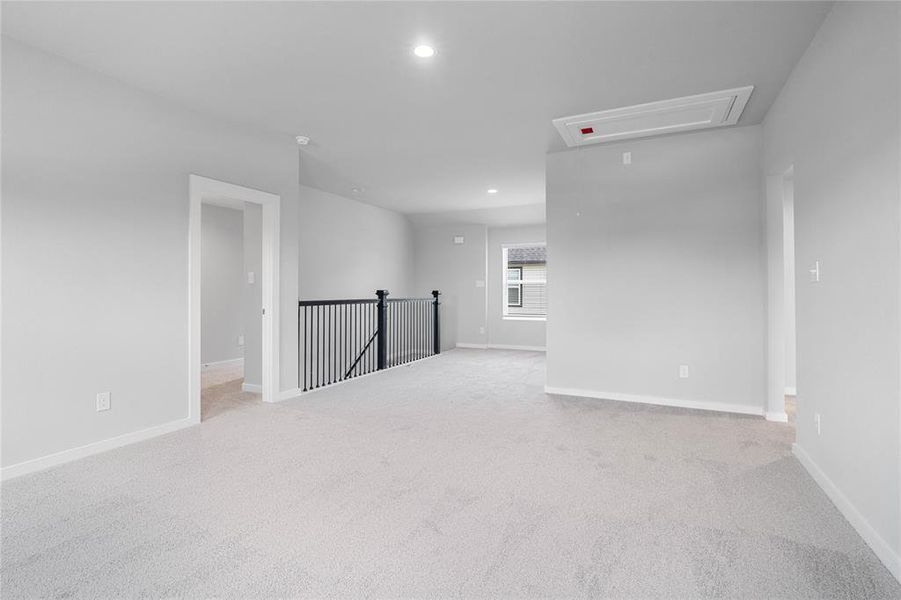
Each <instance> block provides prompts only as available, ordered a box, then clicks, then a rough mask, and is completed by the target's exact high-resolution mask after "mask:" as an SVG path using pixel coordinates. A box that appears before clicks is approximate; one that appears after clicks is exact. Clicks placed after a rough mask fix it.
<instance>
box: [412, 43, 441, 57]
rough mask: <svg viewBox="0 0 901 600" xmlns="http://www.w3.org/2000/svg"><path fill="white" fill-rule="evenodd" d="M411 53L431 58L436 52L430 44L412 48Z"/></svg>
mask: <svg viewBox="0 0 901 600" xmlns="http://www.w3.org/2000/svg"><path fill="white" fill-rule="evenodd" d="M413 54H415V55H416V56H418V57H419V58H432V57H433V56H435V54H436V52H435V49H434V48H432V47H431V46H426V45H421V46H416V47H415V48H413Z"/></svg>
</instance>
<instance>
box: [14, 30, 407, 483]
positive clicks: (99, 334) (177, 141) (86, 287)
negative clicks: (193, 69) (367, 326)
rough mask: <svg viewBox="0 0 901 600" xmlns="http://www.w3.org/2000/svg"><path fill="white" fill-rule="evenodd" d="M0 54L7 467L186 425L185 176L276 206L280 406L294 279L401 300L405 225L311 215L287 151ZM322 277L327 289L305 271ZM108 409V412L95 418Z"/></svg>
mask: <svg viewBox="0 0 901 600" xmlns="http://www.w3.org/2000/svg"><path fill="white" fill-rule="evenodd" d="M2 50H3V52H2V70H3V80H2V86H3V87H2V95H3V104H2V120H3V137H2V153H3V164H2V184H3V189H2V202H3V222H2V227H3V231H2V244H3V246H2V259H3V265H2V266H3V288H2V294H3V297H2V310H3V315H2V319H3V325H4V331H3V339H2V345H3V348H2V359H3V365H2V370H3V375H4V376H3V381H2V397H3V405H2V414H0V420H2V465H3V466H4V467H6V466H10V465H16V464H19V463H22V462H24V461H28V460H31V459H37V458H41V457H45V456H47V455H50V454H52V453H56V452H63V451H67V450H71V449H73V448H76V447H79V446H84V445H87V444H92V443H95V442H99V441H103V440H108V439H111V438H114V437H116V436H120V435H124V434H129V433H133V432H138V431H140V430H144V429H147V428H150V427H154V426H158V425H165V424H170V423H173V422H176V421H179V420H182V419H185V418H186V417H187V414H188V175H189V174H190V173H197V174H200V175H204V176H208V177H212V178H216V179H221V180H223V181H228V182H233V183H237V184H240V185H245V186H248V187H252V188H256V189H260V190H265V191H268V192H272V193H275V194H279V195H280V196H281V201H282V203H281V231H280V238H281V264H280V277H281V290H280V294H279V298H280V300H279V301H280V310H281V331H280V351H281V357H280V358H281V360H280V365H281V369H280V387H281V389H282V390H287V389H293V388H295V387H296V385H297V299H298V295H299V289H298V275H299V273H303V274H304V276H305V277H306V278H307V282H308V284H309V285H310V287H311V288H312V289H313V291H314V292H316V293H326V292H328V293H332V292H334V293H344V292H345V291H347V290H350V289H358V288H359V289H362V288H371V287H373V286H374V285H375V283H376V282H377V281H378V282H381V281H388V284H389V285H398V286H401V287H402V286H403V281H398V274H400V273H403V272H404V271H405V270H406V272H407V273H409V272H410V270H409V264H410V261H411V259H410V258H409V257H404V256H403V253H404V250H401V249H403V248H406V249H409V240H410V233H409V230H408V229H405V227H406V225H405V223H406V222H407V221H406V218H405V217H402V216H400V215H396V214H394V213H391V212H390V211H386V210H384V209H375V208H372V207H368V206H365V205H362V204H360V203H358V202H354V201H352V200H347V199H343V198H339V197H336V196H320V197H321V200H319V201H316V202H313V201H311V200H310V197H311V196H315V195H319V194H320V193H319V192H316V191H315V190H312V191H311V190H310V189H309V188H305V187H303V186H301V187H300V188H299V186H298V183H297V181H298V148H297V145H296V143H295V141H294V138H293V137H292V136H284V137H282V136H278V135H269V134H261V133H258V132H255V131H251V130H248V129H245V128H242V127H238V126H235V125H232V124H230V123H227V122H224V121H220V120H218V119H215V118H212V117H208V116H205V115H202V114H198V113H196V112H192V111H189V110H186V109H184V108H182V107H180V106H178V105H174V104H171V103H168V102H166V101H163V100H160V99H159V98H158V97H156V96H152V95H150V94H147V93H144V92H142V91H140V90H138V89H135V88H133V87H130V86H128V85H127V84H124V83H122V82H119V81H117V80H114V79H112V78H109V77H106V76H104V75H101V74H99V73H97V72H95V71H91V70H88V69H83V68H81V67H78V66H76V65H74V64H72V63H69V62H67V61H64V60H62V59H59V58H57V57H54V56H52V55H49V54H46V53H43V52H40V51H37V50H34V49H32V48H29V47H27V46H25V45H22V44H20V43H18V42H15V41H11V40H9V39H8V38H6V37H4V38H3V47H2ZM315 204H318V205H320V206H318V208H314V209H313V210H308V211H307V212H306V214H304V215H302V213H301V210H300V208H301V206H303V207H306V208H309V207H310V206H311V205H315ZM347 223H351V224H353V226H352V227H347V226H346V224H347ZM301 235H306V236H307V238H306V239H305V244H304V250H303V256H302V260H299V257H301V249H300V243H299V241H300V236H301ZM354 236H358V238H359V237H362V238H363V239H364V240H369V241H372V243H371V244H369V243H361V242H360V241H359V239H355V238H354ZM398 236H399V237H398ZM405 236H406V237H405ZM336 248H337V249H338V250H336ZM342 248H346V249H347V250H346V251H344V252H345V253H344V254H342V255H341V256H340V257H339V258H335V257H334V256H333V253H335V252H336V251H337V252H341V251H342V250H341V249H342ZM354 261H356V263H358V264H355V262H354ZM317 262H321V263H323V264H324V265H327V266H328V268H329V269H331V271H330V272H329V271H328V270H326V268H320V269H318V270H315V269H310V268H307V269H302V268H301V266H302V265H307V266H309V265H311V264H316V263H317ZM328 281H333V282H339V283H338V284H336V286H335V287H334V288H330V287H329V286H328V285H327V284H326V282H328ZM50 374H52V376H49V375H50ZM103 391H109V392H111V393H112V409H111V410H109V411H106V412H102V413H97V412H96V411H95V395H96V394H97V393H98V392H103Z"/></svg>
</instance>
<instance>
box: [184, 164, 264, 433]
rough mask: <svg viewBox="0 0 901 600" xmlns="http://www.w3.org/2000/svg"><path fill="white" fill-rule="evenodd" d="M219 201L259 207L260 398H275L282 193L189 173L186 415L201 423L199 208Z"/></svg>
mask: <svg viewBox="0 0 901 600" xmlns="http://www.w3.org/2000/svg"><path fill="white" fill-rule="evenodd" d="M223 199H229V200H232V201H238V202H241V203H242V204H243V203H244V202H252V203H254V204H260V205H262V207H263V236H262V237H263V269H262V278H261V280H262V286H261V287H262V292H263V381H262V394H263V402H277V401H278V399H279V389H280V386H279V290H280V287H279V261H280V260H281V246H280V242H279V231H280V222H281V221H280V219H281V218H280V210H281V196H278V195H276V194H270V193H268V192H263V191H260V190H255V189H253V188H249V187H244V186H241V185H235V184H232V183H227V182H225V181H219V180H216V179H210V178H208V177H201V176H200V175H194V174H191V175H189V176H188V207H189V208H188V390H189V394H188V419H190V420H192V421H193V422H195V423H199V422H200V306H201V303H200V293H201V285H200V281H201V277H200V269H201V260H200V243H201V209H202V206H203V204H204V203H208V202H210V201H214V202H217V203H221V202H222V201H223Z"/></svg>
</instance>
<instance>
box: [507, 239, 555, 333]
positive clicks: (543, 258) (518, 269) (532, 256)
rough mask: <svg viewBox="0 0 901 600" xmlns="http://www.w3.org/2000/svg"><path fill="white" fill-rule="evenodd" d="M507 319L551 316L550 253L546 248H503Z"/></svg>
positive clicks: (523, 246)
mask: <svg viewBox="0 0 901 600" xmlns="http://www.w3.org/2000/svg"><path fill="white" fill-rule="evenodd" d="M503 261H504V269H503V273H504V281H503V286H504V303H503V307H504V318H508V319H544V318H545V317H546V316H547V291H546V288H547V250H546V249H545V246H544V244H517V245H515V246H514V245H511V246H504V247H503Z"/></svg>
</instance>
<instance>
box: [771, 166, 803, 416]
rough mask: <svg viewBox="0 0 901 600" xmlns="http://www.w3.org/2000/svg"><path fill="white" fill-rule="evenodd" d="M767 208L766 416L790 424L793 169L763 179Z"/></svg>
mask: <svg viewBox="0 0 901 600" xmlns="http://www.w3.org/2000/svg"><path fill="white" fill-rule="evenodd" d="M766 212H767V251H768V271H769V275H768V277H769V284H768V287H769V292H768V295H769V300H768V308H767V312H768V315H767V320H768V337H769V340H768V355H769V359H768V372H769V374H768V379H769V382H768V391H767V407H766V418H767V419H768V420H770V421H781V422H789V423H792V424H793V423H794V418H795V415H796V413H797V393H798V391H797V390H798V384H797V372H798V369H797V333H796V315H797V313H796V305H795V292H796V289H797V288H796V278H795V271H796V266H795V173H794V167H789V168H788V169H786V170H785V171H783V172H782V173H779V174H776V175H772V176H769V177H767V211H766Z"/></svg>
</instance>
